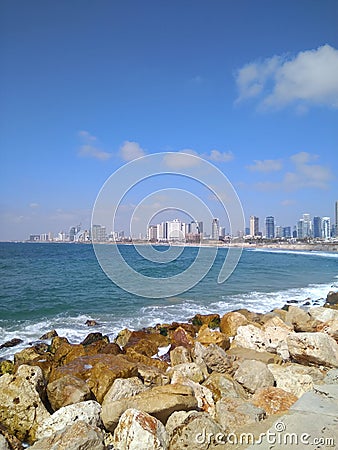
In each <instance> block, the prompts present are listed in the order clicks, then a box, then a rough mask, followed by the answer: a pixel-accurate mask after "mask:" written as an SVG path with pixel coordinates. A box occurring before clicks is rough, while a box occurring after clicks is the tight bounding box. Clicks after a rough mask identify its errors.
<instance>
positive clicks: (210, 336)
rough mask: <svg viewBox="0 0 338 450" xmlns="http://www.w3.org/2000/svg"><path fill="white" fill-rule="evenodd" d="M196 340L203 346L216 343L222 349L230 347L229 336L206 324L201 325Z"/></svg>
mask: <svg viewBox="0 0 338 450" xmlns="http://www.w3.org/2000/svg"><path fill="white" fill-rule="evenodd" d="M196 340H197V341H198V342H200V343H201V344H202V345H205V346H208V345H210V344H214V345H218V346H219V347H221V348H222V349H223V350H227V349H228V348H229V347H230V339H229V337H228V336H227V335H226V334H224V333H220V332H219V331H215V330H211V329H210V328H209V327H208V325H202V326H201V328H200V330H199V332H198V335H197V337H196Z"/></svg>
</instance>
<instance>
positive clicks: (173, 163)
mask: <svg viewBox="0 0 338 450" xmlns="http://www.w3.org/2000/svg"><path fill="white" fill-rule="evenodd" d="M195 156H199V155H198V154H197V153H196V152H195V150H192V149H185V150H181V151H180V152H176V153H167V154H166V155H164V157H163V162H164V164H165V165H166V166H167V167H169V168H170V169H185V168H188V167H194V166H198V165H199V164H200V162H201V161H200V159H199V158H195Z"/></svg>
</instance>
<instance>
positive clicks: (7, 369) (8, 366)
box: [0, 359, 15, 375]
mask: <svg viewBox="0 0 338 450" xmlns="http://www.w3.org/2000/svg"><path fill="white" fill-rule="evenodd" d="M14 371H15V366H14V364H13V363H12V361H9V360H7V359H5V360H4V361H1V362H0V375H3V374H5V373H10V374H12V373H14Z"/></svg>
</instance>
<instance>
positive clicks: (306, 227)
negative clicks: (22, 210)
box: [27, 200, 338, 242]
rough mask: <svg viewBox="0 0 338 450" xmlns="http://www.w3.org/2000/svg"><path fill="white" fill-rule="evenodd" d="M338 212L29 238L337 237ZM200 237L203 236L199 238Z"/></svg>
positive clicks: (97, 228)
mask: <svg viewBox="0 0 338 450" xmlns="http://www.w3.org/2000/svg"><path fill="white" fill-rule="evenodd" d="M334 208H335V214H334V217H333V219H331V217H329V216H323V217H320V216H313V217H311V215H310V214H309V213H303V214H302V215H301V217H300V218H299V220H298V221H297V222H296V223H295V224H293V225H285V224H284V225H280V224H279V223H278V221H276V220H275V219H276V218H275V217H274V216H266V217H265V219H264V223H263V225H261V221H260V218H259V217H257V216H250V217H249V226H246V227H245V229H243V230H237V232H236V233H232V234H231V233H230V231H229V230H227V228H226V227H225V226H224V224H223V223H222V222H221V221H220V219H219V218H213V219H212V221H211V224H209V225H211V226H210V229H209V227H208V224H205V223H204V222H203V221H195V220H192V221H189V220H188V221H184V220H180V219H178V218H175V219H172V220H164V221H161V222H159V223H156V224H155V222H154V221H153V222H152V223H149V224H148V226H147V229H146V230H144V233H139V234H138V235H135V234H132V233H129V234H128V230H127V231H125V230H119V231H117V230H113V229H111V230H110V231H109V229H108V228H107V226H106V225H103V224H93V225H92V226H91V227H90V226H89V227H84V228H82V225H81V224H78V225H76V226H72V227H71V228H70V230H69V233H66V232H65V231H63V230H62V231H60V232H58V233H53V232H51V231H49V232H48V233H46V232H44V233H41V234H30V236H29V238H28V239H27V240H28V241H31V242H48V241H49V242H52V241H58V242H75V241H79V240H81V241H83V242H89V241H93V242H104V241H106V240H107V241H109V240H110V241H123V240H124V239H127V240H130V239H135V240H138V239H139V240H150V241H160V242H161V241H171V240H172V241H175V240H177V241H181V240H184V239H186V238H187V239H188V240H190V241H195V242H197V241H199V240H200V239H205V238H206V239H211V240H218V239H219V238H224V237H226V236H228V237H235V238H237V237H252V238H256V237H258V238H262V237H263V238H265V239H274V238H283V239H284V238H286V239H289V238H295V239H304V238H323V239H331V238H337V230H338V227H337V224H338V200H337V201H336V202H335V205H334ZM197 237H198V238H199V239H197Z"/></svg>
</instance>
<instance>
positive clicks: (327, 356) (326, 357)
mask: <svg viewBox="0 0 338 450" xmlns="http://www.w3.org/2000/svg"><path fill="white" fill-rule="evenodd" d="M287 345H288V349H289V352H290V355H291V357H292V358H293V359H294V361H296V362H299V363H301V364H305V365H308V364H316V365H319V366H320V365H323V366H326V367H338V344H337V342H336V341H335V340H334V339H333V338H332V337H330V336H328V335H327V334H324V333H319V332H317V333H295V334H291V335H290V336H288V338H287Z"/></svg>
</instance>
